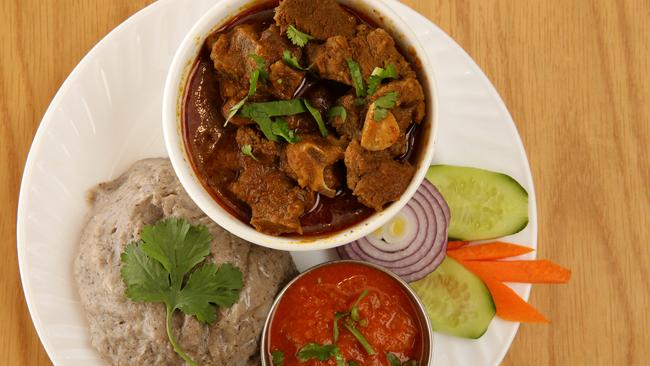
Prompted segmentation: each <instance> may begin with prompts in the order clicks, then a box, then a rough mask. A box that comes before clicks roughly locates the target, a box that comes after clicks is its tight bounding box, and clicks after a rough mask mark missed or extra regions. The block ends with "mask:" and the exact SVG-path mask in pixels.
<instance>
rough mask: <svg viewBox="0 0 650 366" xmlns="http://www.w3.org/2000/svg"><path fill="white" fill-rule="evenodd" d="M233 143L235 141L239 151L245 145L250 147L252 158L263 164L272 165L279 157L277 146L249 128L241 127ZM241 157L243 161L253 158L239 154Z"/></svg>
mask: <svg viewBox="0 0 650 366" xmlns="http://www.w3.org/2000/svg"><path fill="white" fill-rule="evenodd" d="M235 141H237V146H238V147H239V151H240V152H241V149H242V147H243V146H245V145H249V146H250V147H251V152H252V153H253V156H255V158H256V159H257V160H258V161H259V162H260V163H263V164H266V165H273V164H275V162H276V161H278V158H279V157H280V148H279V146H278V144H277V143H276V142H274V141H270V140H267V139H266V138H264V136H262V135H261V134H260V133H259V132H258V131H257V130H255V129H253V128H250V127H241V128H238V129H237V135H236V136H235ZM241 157H242V158H243V159H244V160H252V159H253V158H252V157H250V156H248V155H244V154H243V153H241Z"/></svg>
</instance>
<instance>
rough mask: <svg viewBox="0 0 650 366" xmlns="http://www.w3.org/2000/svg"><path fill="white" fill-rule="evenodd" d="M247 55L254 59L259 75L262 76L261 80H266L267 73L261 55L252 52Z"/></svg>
mask: <svg viewBox="0 0 650 366" xmlns="http://www.w3.org/2000/svg"><path fill="white" fill-rule="evenodd" d="M248 57H250V58H252V59H253V61H255V64H257V71H259V73H260V75H259V76H260V77H261V78H262V81H266V80H267V79H268V78H269V73H268V71H266V61H264V59H263V58H262V57H261V56H258V55H256V54H254V53H251V54H250V55H248Z"/></svg>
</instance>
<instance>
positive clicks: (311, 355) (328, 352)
mask: <svg viewBox="0 0 650 366" xmlns="http://www.w3.org/2000/svg"><path fill="white" fill-rule="evenodd" d="M337 350H338V351H339V352H340V351H341V350H340V349H339V347H338V346H336V345H334V344H324V345H320V344H318V343H309V344H307V345H305V346H303V347H302V348H301V349H300V350H299V351H298V354H297V355H296V356H297V357H298V361H300V362H307V361H309V360H318V361H327V360H329V359H330V358H332V356H334V354H335V352H336V351H337Z"/></svg>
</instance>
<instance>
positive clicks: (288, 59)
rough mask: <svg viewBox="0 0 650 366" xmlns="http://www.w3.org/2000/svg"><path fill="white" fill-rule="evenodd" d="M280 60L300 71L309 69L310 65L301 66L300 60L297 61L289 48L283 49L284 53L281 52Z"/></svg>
mask: <svg viewBox="0 0 650 366" xmlns="http://www.w3.org/2000/svg"><path fill="white" fill-rule="evenodd" d="M282 61H284V63H285V64H287V65H288V66H291V67H293V68H294V69H296V70H300V71H309V69H310V67H307V68H305V67H302V66H300V62H299V61H298V58H297V57H296V56H294V55H292V54H291V52H289V50H284V53H282Z"/></svg>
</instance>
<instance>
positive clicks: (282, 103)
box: [241, 99, 307, 119]
mask: <svg viewBox="0 0 650 366" xmlns="http://www.w3.org/2000/svg"><path fill="white" fill-rule="evenodd" d="M304 112H307V109H306V108H305V105H304V104H303V102H302V99H291V100H278V101H275V102H263V103H249V104H246V105H245V106H244V108H242V112H241V114H242V116H244V117H246V118H250V119H254V118H255V117H280V116H291V115H294V114H300V113H304Z"/></svg>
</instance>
